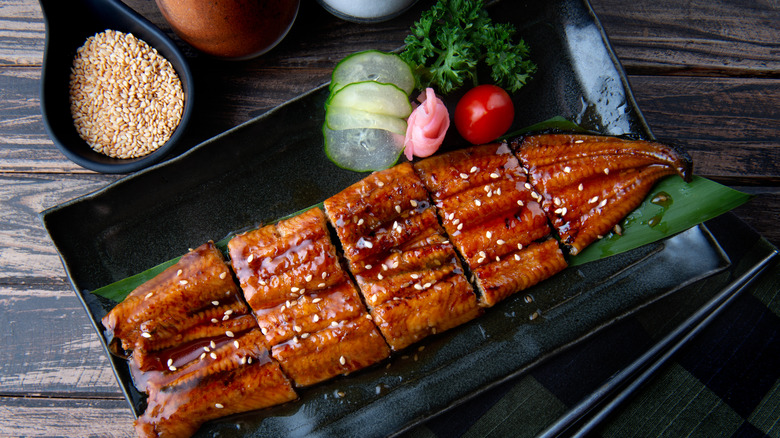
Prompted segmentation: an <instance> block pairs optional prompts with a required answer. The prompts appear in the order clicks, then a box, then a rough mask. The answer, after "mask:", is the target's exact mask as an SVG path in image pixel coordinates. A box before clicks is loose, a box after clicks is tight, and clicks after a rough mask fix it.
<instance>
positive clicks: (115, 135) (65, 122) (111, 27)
mask: <svg viewBox="0 0 780 438" xmlns="http://www.w3.org/2000/svg"><path fill="white" fill-rule="evenodd" d="M42 7H43V12H44V19H45V22H46V49H45V53H44V63H43V71H42V89H41V110H42V113H43V121H44V125H45V127H46V130H47V132H48V134H49V136H50V137H51V139H52V140H53V142H54V144H55V146H57V148H58V149H59V150H60V151H61V152H62V153H63V154H64V155H65V156H66V157H67V158H69V159H70V160H71V161H73V162H75V163H76V164H78V165H80V166H82V167H84V168H87V169H91V170H94V171H97V172H102V173H130V172H134V171H137V170H140V169H143V168H146V167H148V166H151V165H153V164H155V163H158V162H160V161H162V160H163V159H164V158H165V157H166V156H169V155H171V152H173V151H174V149H177V150H178V149H183V148H175V146H176V144H177V142H178V141H179V140H180V139H181V137H182V135H183V133H184V131H185V128H186V125H187V122H188V121H189V119H190V117H191V113H192V109H193V77H192V73H191V71H190V68H189V65H188V62H187V60H186V58H185V57H184V55H183V54H182V53H181V51H180V50H179V48H178V47H177V46H176V44H175V43H174V42H173V41H172V40H171V39H170V38H169V37H168V36H167V35H166V34H165V33H164V32H162V31H161V30H160V29H159V28H157V27H156V26H155V25H154V24H152V23H151V22H149V21H148V20H146V19H145V18H143V17H141V16H140V15H138V14H137V13H136V12H135V11H133V10H132V9H130V8H128V7H127V6H126V5H125V4H124V3H122V2H121V1H118V0H73V1H71V2H56V1H47V2H42ZM74 10H78V14H79V20H77V21H74V20H72V18H73V14H74V12H73V11H74Z"/></svg>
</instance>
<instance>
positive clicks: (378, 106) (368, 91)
mask: <svg viewBox="0 0 780 438" xmlns="http://www.w3.org/2000/svg"><path fill="white" fill-rule="evenodd" d="M331 108H351V109H355V110H360V111H368V112H370V113H376V114H385V115H388V116H393V117H398V118H402V119H405V118H407V117H409V114H411V113H412V104H410V103H409V97H408V96H407V95H406V93H404V92H403V90H401V89H400V88H398V87H396V86H395V85H392V84H380V83H378V82H371V81H368V82H356V83H354V84H349V85H347V86H346V87H344V88H342V89H341V90H339V91H337V92H336V93H334V94H332V95H331V97H330V99H329V100H328V103H327V105H326V111H329V110H330V109H331Z"/></svg>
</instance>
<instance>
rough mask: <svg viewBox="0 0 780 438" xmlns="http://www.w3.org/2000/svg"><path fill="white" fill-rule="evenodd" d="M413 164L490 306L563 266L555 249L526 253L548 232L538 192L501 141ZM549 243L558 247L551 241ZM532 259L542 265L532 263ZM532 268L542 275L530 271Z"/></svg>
mask: <svg viewBox="0 0 780 438" xmlns="http://www.w3.org/2000/svg"><path fill="white" fill-rule="evenodd" d="M414 167H415V170H416V171H417V173H418V174H419V175H420V178H421V179H422V181H423V183H424V184H425V186H426V188H427V189H428V190H429V191H430V192H431V195H432V196H433V201H434V204H435V205H436V207H437V211H438V214H439V216H440V219H441V222H442V224H443V225H444V228H445V230H446V231H447V234H448V235H449V236H450V240H451V241H452V243H453V244H454V245H455V248H457V250H458V252H460V254H461V255H462V256H463V258H464V260H465V261H466V263H468V266H469V268H470V269H471V270H472V273H473V274H474V280H475V282H476V284H477V286H478V287H479V290H480V292H481V294H480V304H481V305H482V306H485V307H490V306H493V305H495V304H496V303H497V302H499V301H500V300H503V299H504V298H506V297H508V296H509V295H511V294H513V293H515V292H518V291H520V290H522V289H525V288H527V287H530V286H532V285H533V284H536V283H537V282H539V281H541V280H543V279H544V278H547V277H549V276H552V275H553V274H555V273H557V272H558V271H560V270H562V269H563V268H564V267H566V263H565V261H564V259H563V254H562V253H561V252H560V251H558V252H557V253H555V252H552V253H550V254H549V255H550V256H551V257H543V258H537V257H533V256H531V255H530V254H526V253H527V252H528V251H529V249H528V247H529V246H530V245H533V244H534V242H536V241H538V240H543V239H548V238H549V235H550V227H549V225H548V221H547V217H546V216H545V214H544V211H543V210H542V208H541V206H540V204H539V202H538V200H539V197H538V194H537V193H536V192H535V191H534V190H533V187H532V186H531V185H530V184H529V183H528V180H527V178H526V175H525V172H524V170H523V169H522V167H521V165H520V163H519V161H518V160H517V158H515V157H514V156H513V155H512V152H511V151H510V149H509V147H508V146H507V145H506V144H498V143H496V144H489V145H483V146H476V147H472V148H468V149H464V150H459V151H454V152H450V153H447V154H443V155H438V156H435V157H432V158H428V159H425V160H422V161H420V162H419V163H417V164H415V166H414ZM548 246H549V247H550V248H553V247H555V248H556V249H557V246H555V242H554V241H553V244H552V245H551V246H550V245H548ZM536 263H544V265H543V266H542V267H541V269H537V268H536V267H535V266H532V265H534V264H536ZM531 270H534V271H535V272H537V273H539V274H542V273H543V274H546V275H534V276H530V277H529V276H528V275H527V272H529V271H531ZM531 279H533V280H534V281H529V280H531Z"/></svg>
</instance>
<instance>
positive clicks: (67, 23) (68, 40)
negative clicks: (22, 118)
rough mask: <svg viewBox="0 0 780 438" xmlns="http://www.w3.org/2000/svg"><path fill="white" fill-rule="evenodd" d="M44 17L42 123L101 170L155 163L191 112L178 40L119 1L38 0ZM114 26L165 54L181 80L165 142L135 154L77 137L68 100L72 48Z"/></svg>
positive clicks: (78, 157) (74, 154) (75, 155)
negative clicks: (101, 148) (177, 109)
mask: <svg viewBox="0 0 780 438" xmlns="http://www.w3.org/2000/svg"><path fill="white" fill-rule="evenodd" d="M39 1H40V4H41V8H42V9H43V16H44V21H45V22H46V49H45V52H44V57H43V70H42V75H41V84H42V85H41V111H42V113H43V123H44V125H45V126H46V131H47V132H48V134H49V136H50V137H51V139H52V140H53V141H54V144H55V145H56V146H57V147H58V148H59V149H60V151H62V153H63V154H65V156H67V157H68V158H69V159H70V160H72V161H73V162H75V163H76V164H78V165H80V166H82V167H85V168H87V169H91V170H94V171H97V172H102V173H128V172H134V171H136V170H139V169H143V168H145V167H148V166H150V165H152V164H154V163H157V162H159V161H160V160H162V159H163V158H165V156H166V155H168V154H169V153H170V151H171V150H172V149H173V147H174V146H175V144H176V142H177V141H178V140H179V139H180V138H181V136H182V133H183V132H184V129H185V127H186V125H187V122H188V121H189V119H190V117H191V114H192V108H193V106H192V103H193V78H192V72H191V70H190V67H189V65H188V63H187V60H186V58H185V57H184V55H183V54H182V53H181V51H180V50H179V48H178V47H177V46H176V44H175V43H174V42H173V41H172V40H171V39H170V38H168V36H167V35H166V34H165V33H163V32H162V31H161V30H160V29H159V28H157V27H156V26H155V25H154V24H152V23H151V22H149V21H148V20H146V19H145V18H144V17H142V16H141V15H139V14H138V13H136V12H135V11H133V10H132V9H130V8H129V7H127V6H126V5H125V4H124V3H122V2H121V1H119V0H69V1H62V0H39ZM106 29H113V30H116V31H120V32H124V33H132V34H133V35H135V36H136V37H137V38H138V39H141V40H143V41H145V42H146V43H147V44H149V45H150V46H151V47H154V48H155V49H157V51H158V52H159V53H160V55H162V56H163V57H165V58H166V59H168V61H170V63H171V64H172V65H173V68H174V69H175V70H176V73H177V74H178V75H179V79H180V80H181V84H182V89H183V91H184V110H183V113H182V117H181V121H180V122H179V126H178V127H177V128H176V130H175V131H174V132H173V134H172V135H171V137H170V138H169V139H168V141H167V142H166V143H165V144H164V145H162V146H160V147H159V148H158V149H157V150H155V151H154V152H152V153H150V154H148V155H145V156H143V157H139V158H129V159H120V158H112V157H109V156H107V155H103V154H101V153H98V152H95V151H94V150H92V148H90V147H89V145H88V144H87V143H86V142H85V141H84V140H82V139H81V137H79V134H78V132H77V131H76V127H75V125H74V124H73V117H72V116H71V113H70V103H69V79H70V69H71V66H72V65H73V59H74V57H75V55H76V50H78V48H79V47H81V46H82V45H83V44H84V42H85V41H86V40H87V38H89V37H90V36H92V35H95V34H96V33H98V32H103V31H104V30H106Z"/></svg>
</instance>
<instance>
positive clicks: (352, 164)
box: [322, 125, 404, 172]
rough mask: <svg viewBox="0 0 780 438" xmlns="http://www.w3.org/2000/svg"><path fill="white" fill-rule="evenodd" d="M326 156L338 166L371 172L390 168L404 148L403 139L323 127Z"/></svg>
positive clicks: (377, 131) (376, 131)
mask: <svg viewBox="0 0 780 438" xmlns="http://www.w3.org/2000/svg"><path fill="white" fill-rule="evenodd" d="M322 134H323V135H324V137H325V154H326V155H327V156H328V158H330V160H331V161H333V163H334V164H336V165H337V166H339V167H341V168H344V169H347V170H354V171H356V172H370V171H374V170H383V169H388V168H390V167H391V166H393V165H394V164H395V163H396V162H397V161H398V157H399V156H400V155H401V151H403V149H404V136H403V135H400V134H396V133H393V132H390V131H386V130H384V129H371V128H360V129H341V130H337V131H334V130H332V129H330V128H328V126H327V125H325V126H323V128H322Z"/></svg>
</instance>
